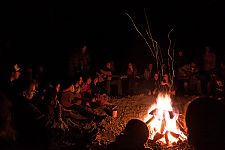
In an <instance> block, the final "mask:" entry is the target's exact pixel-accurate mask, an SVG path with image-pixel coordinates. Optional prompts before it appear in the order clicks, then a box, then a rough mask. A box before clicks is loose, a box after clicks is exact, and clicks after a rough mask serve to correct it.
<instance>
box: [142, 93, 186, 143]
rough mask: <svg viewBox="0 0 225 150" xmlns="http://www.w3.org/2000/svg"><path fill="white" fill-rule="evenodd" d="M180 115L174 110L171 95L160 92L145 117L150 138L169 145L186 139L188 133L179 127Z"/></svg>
mask: <svg viewBox="0 0 225 150" xmlns="http://www.w3.org/2000/svg"><path fill="white" fill-rule="evenodd" d="M178 117H179V114H178V113H175V112H174V110H173V107H172V105H171V98H170V96H169V95H167V94H166V95H163V94H159V95H158V97H157V99H156V103H155V104H153V105H152V106H151V107H150V109H149V111H148V116H147V117H146V118H145V119H144V121H145V122H146V124H147V125H148V126H149V130H150V137H149V138H150V139H151V140H155V141H157V140H158V141H161V142H162V143H164V144H168V145H170V144H172V143H177V142H178V141H179V140H181V141H184V140H186V139H187V137H186V135H184V133H183V132H182V131H181V130H180V129H179V128H178V127H177V119H178Z"/></svg>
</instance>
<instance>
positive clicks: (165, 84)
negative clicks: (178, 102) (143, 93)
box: [159, 73, 175, 96]
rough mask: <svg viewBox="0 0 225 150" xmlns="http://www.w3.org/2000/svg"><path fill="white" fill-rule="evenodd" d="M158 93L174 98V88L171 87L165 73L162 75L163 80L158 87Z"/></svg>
mask: <svg viewBox="0 0 225 150" xmlns="http://www.w3.org/2000/svg"><path fill="white" fill-rule="evenodd" d="M159 92H162V93H164V94H169V95H172V96H175V89H174V86H173V85H171V82H170V79H169V75H168V74H166V73H165V74H164V75H163V80H162V82H161V83H160V85H159Z"/></svg>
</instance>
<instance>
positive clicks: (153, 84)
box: [148, 73, 160, 95]
mask: <svg viewBox="0 0 225 150" xmlns="http://www.w3.org/2000/svg"><path fill="white" fill-rule="evenodd" d="M159 85H160V81H159V74H158V73H155V74H154V77H153V79H151V80H150V90H149V92H148V95H157V94H158V93H159Z"/></svg>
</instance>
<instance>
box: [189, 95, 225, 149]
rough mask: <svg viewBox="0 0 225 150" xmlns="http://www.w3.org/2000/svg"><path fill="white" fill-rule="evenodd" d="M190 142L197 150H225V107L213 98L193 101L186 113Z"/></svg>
mask: <svg viewBox="0 0 225 150" xmlns="http://www.w3.org/2000/svg"><path fill="white" fill-rule="evenodd" d="M186 126H187V130H188V141H189V143H190V144H191V145H192V146H193V148H194V149H195V150H212V149H215V150H224V149H225V106H224V104H223V103H222V102H221V101H218V100H216V99H213V98H208V97H201V98H197V99H195V100H193V101H192V102H191V103H190V104H189V105H188V108H187V111H186Z"/></svg>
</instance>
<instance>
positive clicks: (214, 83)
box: [209, 73, 225, 99]
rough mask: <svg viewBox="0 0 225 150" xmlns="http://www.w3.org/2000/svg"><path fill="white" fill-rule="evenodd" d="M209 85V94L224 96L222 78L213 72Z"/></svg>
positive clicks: (218, 96)
mask: <svg viewBox="0 0 225 150" xmlns="http://www.w3.org/2000/svg"><path fill="white" fill-rule="evenodd" d="M209 85H210V94H211V95H212V96H214V97H217V98H220V99H221V98H224V94H225V92H224V80H223V79H222V78H221V77H219V76H218V75H217V74H215V73H213V74H212V75H211V80H210V82H209Z"/></svg>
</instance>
